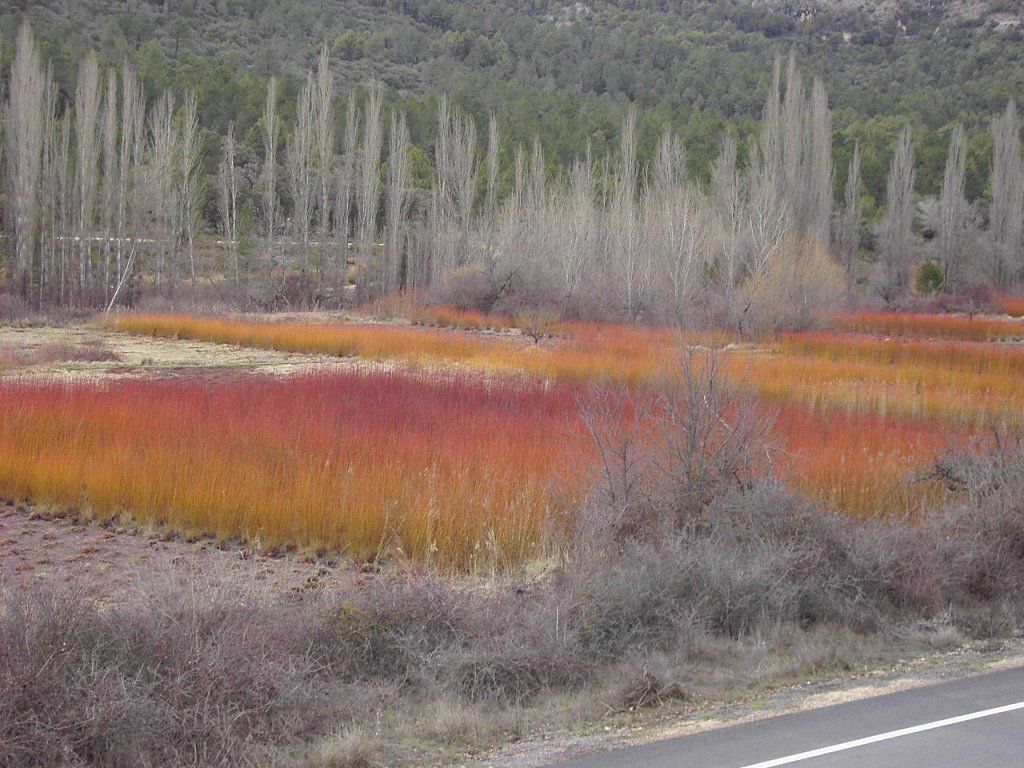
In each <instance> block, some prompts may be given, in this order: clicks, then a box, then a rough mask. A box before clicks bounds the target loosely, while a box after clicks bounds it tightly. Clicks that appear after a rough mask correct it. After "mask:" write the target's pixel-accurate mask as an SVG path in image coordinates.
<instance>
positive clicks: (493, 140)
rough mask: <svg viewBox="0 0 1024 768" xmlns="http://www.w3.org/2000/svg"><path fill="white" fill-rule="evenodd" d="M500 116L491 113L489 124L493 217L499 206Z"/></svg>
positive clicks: (489, 212)
mask: <svg viewBox="0 0 1024 768" xmlns="http://www.w3.org/2000/svg"><path fill="white" fill-rule="evenodd" d="M500 144H501V140H500V136H499V133H498V118H497V117H495V115H494V113H493V112H492V113H491V119H490V122H489V123H488V126H487V216H488V217H489V218H493V216H494V212H495V208H496V206H497V189H498V152H499V151H500Z"/></svg>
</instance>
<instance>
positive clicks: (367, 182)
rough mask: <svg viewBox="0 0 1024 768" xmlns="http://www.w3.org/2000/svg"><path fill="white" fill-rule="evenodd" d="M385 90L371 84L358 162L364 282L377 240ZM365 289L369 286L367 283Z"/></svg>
mask: <svg viewBox="0 0 1024 768" xmlns="http://www.w3.org/2000/svg"><path fill="white" fill-rule="evenodd" d="M381 103H382V91H381V88H380V86H379V85H376V84H375V85H372V86H371V87H370V88H369V89H368V91H367V94H366V106H365V108H364V110H363V112H364V120H363V141H362V146H361V156H360V160H359V240H358V242H359V271H360V276H361V280H363V281H366V280H367V279H368V278H369V279H372V274H373V271H374V270H373V251H374V247H375V245H376V240H377V213H378V212H379V210H380V156H381V150H382V148H383V128H382V125H381ZM362 287H363V288H364V290H365V289H368V288H369V287H370V286H369V285H367V284H366V283H365V282H364V283H363V284H362Z"/></svg>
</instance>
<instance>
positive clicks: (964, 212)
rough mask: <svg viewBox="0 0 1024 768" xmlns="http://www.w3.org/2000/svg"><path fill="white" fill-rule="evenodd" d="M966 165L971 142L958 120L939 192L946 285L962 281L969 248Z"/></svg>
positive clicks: (950, 142) (940, 245) (951, 138)
mask: <svg viewBox="0 0 1024 768" xmlns="http://www.w3.org/2000/svg"><path fill="white" fill-rule="evenodd" d="M966 169H967V142H966V140H965V139H964V127H963V125H962V124H961V123H957V124H956V126H955V127H954V128H953V133H952V135H951V136H950V139H949V154H948V155H947V157H946V170H945V172H944V173H943V176H942V191H941V193H940V195H939V264H940V265H941V267H942V274H943V283H944V284H945V285H946V286H957V285H959V284H960V281H961V277H962V274H961V273H962V268H963V261H964V256H965V251H966V249H967V242H966V240H967V237H966V229H967V224H968V220H969V219H968V214H969V208H968V204H967V196H966V193H965V183H966Z"/></svg>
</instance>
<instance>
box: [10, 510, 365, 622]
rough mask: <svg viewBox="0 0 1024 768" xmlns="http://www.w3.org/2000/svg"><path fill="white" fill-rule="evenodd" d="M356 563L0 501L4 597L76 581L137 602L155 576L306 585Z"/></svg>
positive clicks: (88, 592)
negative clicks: (276, 553)
mask: <svg viewBox="0 0 1024 768" xmlns="http://www.w3.org/2000/svg"><path fill="white" fill-rule="evenodd" d="M355 576H356V573H355V571H354V569H353V568H352V567H350V566H343V565H337V564H333V563H325V562H316V561H313V560H311V559H308V558H295V557H270V556H267V555H264V554H261V553H256V552H252V551H250V550H248V549H239V548H227V547H223V546H218V545H217V544H216V543H215V542H212V541H208V540H197V541H191V542H190V541H182V540H176V539H169V538H167V537H162V536H159V535H157V534H156V533H153V534H152V535H146V534H145V533H144V532H135V531H131V530H128V529H126V528H123V527H116V526H110V527H104V526H100V525H97V524H93V523H82V522H79V521H75V520H71V519H68V518H63V517H52V518H51V517H44V516H40V515H38V514H33V513H32V512H31V510H30V509H29V508H27V507H20V508H19V507H15V506H14V505H11V504H4V505H3V506H0V598H2V597H3V596H4V595H5V594H6V593H18V592H25V591H32V590H42V591H50V590H52V589H56V588H72V589H74V590H75V591H76V592H78V593H80V594H83V595H85V596H87V597H88V598H90V599H94V600H97V601H99V602H101V603H104V604H110V603H125V602H132V601H133V600H134V599H135V598H136V597H139V596H141V595H142V594H144V593H146V592H147V591H151V588H152V586H153V585H154V583H161V582H168V581H170V582H174V581H182V582H185V583H189V582H194V581H201V582H202V583H203V584H204V585H208V586H210V587H212V588H219V587H224V588H228V587H231V586H232V585H236V586H237V585H239V584H250V585H251V584H260V585H262V586H265V587H266V588H267V589H268V590H272V591H275V592H278V591H294V592H296V593H302V592H306V591H310V590H320V589H324V588H337V587H340V586H343V585H346V584H348V583H350V582H351V580H352V579H353V578H355Z"/></svg>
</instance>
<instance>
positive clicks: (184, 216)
mask: <svg viewBox="0 0 1024 768" xmlns="http://www.w3.org/2000/svg"><path fill="white" fill-rule="evenodd" d="M181 118H182V119H181V131H180V142H181V143H180V148H179V151H178V172H177V174H176V175H177V179H178V200H179V201H180V216H181V228H182V235H183V236H184V238H185V242H186V243H187V244H188V264H189V272H190V274H191V277H192V284H193V285H195V282H196V246H195V240H196V238H195V228H196V218H197V217H198V215H199V170H200V168H199V162H200V158H199V151H200V149H201V147H200V138H199V114H198V111H197V107H196V95H195V93H192V92H190V93H188V94H187V95H186V96H185V104H184V108H183V112H182V116H181Z"/></svg>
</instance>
